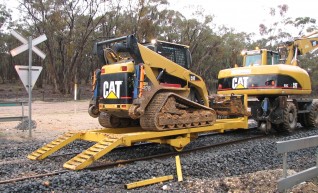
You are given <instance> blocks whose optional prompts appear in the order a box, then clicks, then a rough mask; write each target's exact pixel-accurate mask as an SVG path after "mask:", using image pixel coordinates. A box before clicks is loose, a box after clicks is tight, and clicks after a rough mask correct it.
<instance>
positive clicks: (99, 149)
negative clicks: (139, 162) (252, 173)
mask: <svg viewBox="0 0 318 193" xmlns="http://www.w3.org/2000/svg"><path fill="white" fill-rule="evenodd" d="M236 128H245V129H247V128H248V119H247V117H241V118H233V119H221V120H217V121H216V123H215V124H214V125H212V126H205V127H193V128H187V129H177V130H168V131H161V132H157V131H144V130H142V129H141V128H140V127H131V128H115V129H114V128H104V129H100V130H86V131H78V132H77V133H67V134H64V135H63V136H61V137H59V138H57V139H56V140H54V141H52V142H50V143H48V144H46V145H44V146H43V147H41V148H39V149H38V150H36V151H34V152H32V153H31V154H30V155H28V158H29V159H31V160H41V159H44V158H46V157H47V156H49V155H51V154H52V153H54V152H55V151H57V150H59V149H61V148H62V147H64V146H65V145H67V144H69V143H71V142H73V141H74V140H77V139H79V140H84V141H90V142H96V143H95V144H94V145H93V146H91V147H90V148H88V149H87V150H84V151H83V152H82V153H80V154H78V155H76V156H75V157H73V158H72V159H71V160H69V161H67V162H66V163H65V164H64V165H63V166H64V168H67V169H71V170H80V169H83V168H85V167H87V166H89V165H90V164H92V163H93V162H94V161H96V160H98V159H99V158H101V157H102V156H104V155H105V154H107V153H109V152H110V151H112V150H113V149H115V148H116V147H118V146H121V145H122V146H132V145H134V144H135V143H138V142H151V143H159V144H168V145H170V146H172V147H174V148H175V149H176V150H177V151H181V150H182V149H183V148H184V147H185V146H186V145H187V144H189V143H190V142H191V141H192V140H194V139H196V138H197V136H198V134H199V133H204V132H212V131H213V132H220V133H223V132H224V130H228V129H236Z"/></svg>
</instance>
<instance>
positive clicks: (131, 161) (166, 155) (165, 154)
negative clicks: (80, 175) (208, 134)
mask: <svg viewBox="0 0 318 193" xmlns="http://www.w3.org/2000/svg"><path fill="white" fill-rule="evenodd" d="M264 137H268V135H256V136H253V137H247V138H243V139H238V140H230V141H226V142H222V143H217V144H211V145H206V146H201V147H197V148H193V149H189V150H184V151H180V152H169V153H163V154H158V155H152V156H146V157H142V158H135V159H129V160H120V161H115V162H112V163H106V164H100V165H97V166H90V167H87V168H86V169H84V170H92V171H97V170H102V169H105V168H109V167H114V166H117V165H123V164H129V163H133V162H136V161H145V160H150V159H155V158H165V157H169V156H176V155H181V154H188V153H191V152H195V151H200V150H204V149H209V148H213V147H220V146H227V145H231V144H236V143H242V142H246V141H250V140H254V139H260V138H264ZM70 154H71V153H70ZM68 172H72V171H69V170H60V171H54V172H50V173H46V174H36V175H33V176H26V177H21V178H13V179H8V180H3V181H0V184H8V183H14V182H18V181H23V180H27V179H33V178H41V177H47V176H54V175H58V174H63V173H68Z"/></svg>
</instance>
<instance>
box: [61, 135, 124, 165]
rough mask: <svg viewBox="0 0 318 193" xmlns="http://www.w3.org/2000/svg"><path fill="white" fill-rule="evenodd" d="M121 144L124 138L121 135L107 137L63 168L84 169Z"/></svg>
mask: <svg viewBox="0 0 318 193" xmlns="http://www.w3.org/2000/svg"><path fill="white" fill-rule="evenodd" d="M121 144H122V137H120V135H118V137H116V136H115V135H112V137H105V139H103V140H101V141H99V142H98V143H96V144H95V145H93V146H92V147H90V148H88V149H87V150H85V151H83V152H82V153H80V154H78V155H77V156H75V157H74V158H72V159H71V160H69V161H68V162H66V163H65V164H64V165H63V167H64V168H67V169H71V170H80V169H83V168H85V167H86V166H88V165H90V164H92V163H93V162H94V161H95V160H97V159H99V158H100V157H102V156H103V155H105V154H107V153H108V152H110V151H111V150H113V149H115V148H116V147H117V146H119V145H121Z"/></svg>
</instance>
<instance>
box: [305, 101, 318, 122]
mask: <svg viewBox="0 0 318 193" xmlns="http://www.w3.org/2000/svg"><path fill="white" fill-rule="evenodd" d="M305 118H306V120H307V123H308V127H314V128H317V127H318V103H317V102H313V103H311V105H310V107H309V113H308V114H306V117H305Z"/></svg>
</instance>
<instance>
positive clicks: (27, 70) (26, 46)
mask: <svg viewBox="0 0 318 193" xmlns="http://www.w3.org/2000/svg"><path fill="white" fill-rule="evenodd" d="M11 34H12V35H13V36H14V37H15V38H17V39H18V40H19V41H20V42H22V43H23V45H21V46H19V47H17V48H15V49H13V50H11V51H10V53H11V55H12V56H13V57H14V56H16V55H18V54H20V53H22V52H24V51H26V50H29V66H28V67H27V66H25V67H23V66H16V67H15V69H16V70H17V72H18V74H19V76H20V78H21V80H22V82H23V85H24V86H25V88H26V89H27V91H28V93H29V137H32V131H31V130H32V128H31V122H32V118H31V115H32V113H31V111H32V107H31V105H32V88H33V86H34V84H35V82H36V80H37V78H38V77H39V75H40V73H41V70H42V67H41V66H32V50H33V51H34V52H35V53H36V54H37V55H38V56H40V57H41V58H42V59H44V58H45V56H46V55H45V54H44V53H43V52H42V51H41V50H40V49H39V48H37V47H36V45H38V44H39V43H41V42H43V41H45V40H46V39H47V38H46V35H45V34H44V35H41V36H39V37H37V38H35V39H33V40H32V37H31V36H30V37H29V39H28V40H27V39H26V38H25V37H23V36H22V35H20V34H19V33H17V32H16V31H14V30H12V31H11ZM32 74H33V76H32ZM32 77H33V78H32Z"/></svg>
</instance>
